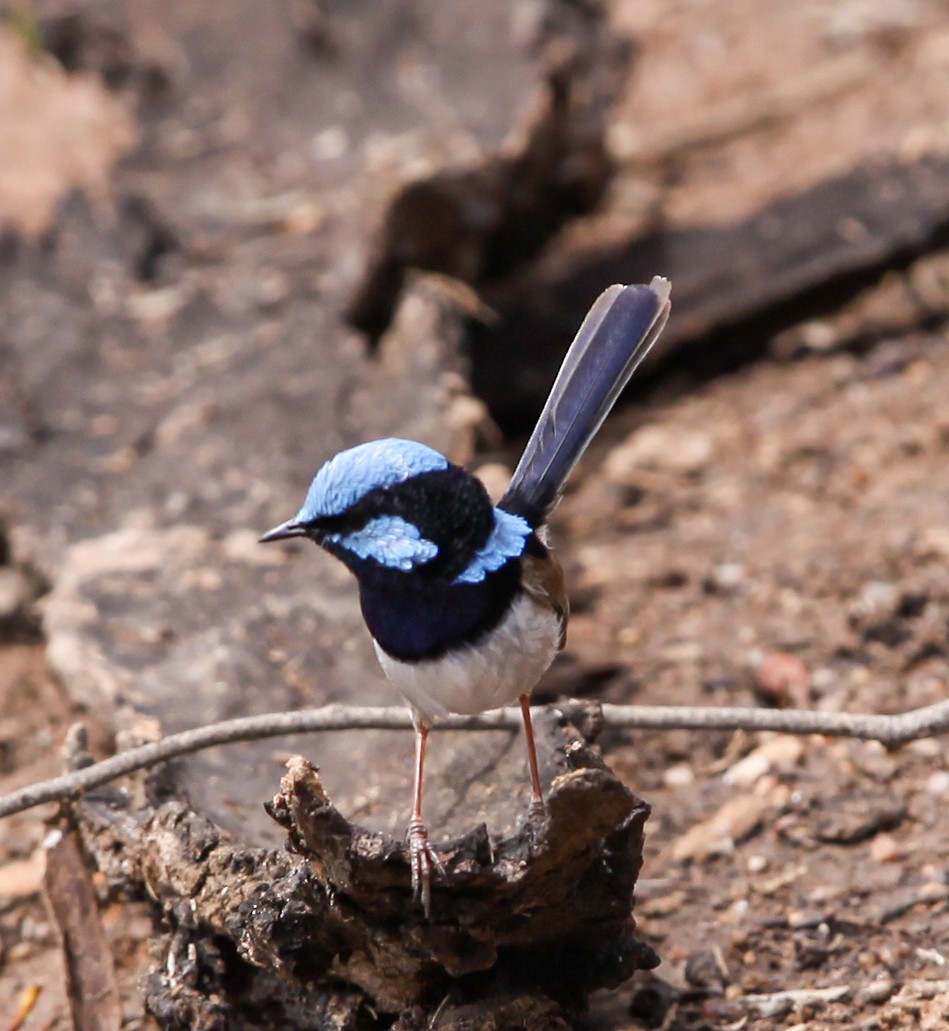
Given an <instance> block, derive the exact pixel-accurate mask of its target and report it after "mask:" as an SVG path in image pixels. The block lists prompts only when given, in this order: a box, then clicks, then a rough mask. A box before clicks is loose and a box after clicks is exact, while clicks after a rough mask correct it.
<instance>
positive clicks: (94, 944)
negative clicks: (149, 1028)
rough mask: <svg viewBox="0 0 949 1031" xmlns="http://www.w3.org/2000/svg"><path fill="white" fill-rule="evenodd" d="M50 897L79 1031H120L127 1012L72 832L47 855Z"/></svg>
mask: <svg viewBox="0 0 949 1031" xmlns="http://www.w3.org/2000/svg"><path fill="white" fill-rule="evenodd" d="M46 897H47V899H48V901H49V907H50V911H51V912H52V914H53V918H54V919H55V921H56V924H57V926H58V927H59V931H60V934H61V935H62V940H63V954H64V957H65V963H66V980H67V993H68V996H69V1009H70V1015H71V1017H72V1022H73V1026H74V1027H75V1028H76V1031H117V1029H118V1028H119V1027H120V1026H121V1024H122V1006H121V1002H120V999H119V990H118V985H117V983H116V980H115V967H114V965H113V962H112V952H111V950H110V948H109V942H108V939H107V938H106V935H105V931H104V930H103V927H102V922H101V920H100V919H99V908H98V903H97V902H96V895H95V891H94V890H93V887H92V881H91V880H90V877H89V871H88V870H87V869H86V861H85V858H84V856H83V851H82V845H81V843H80V839H79V834H78V833H77V832H76V831H75V830H74V829H73V828H72V827H67V828H66V829H65V830H63V831H61V832H60V835H59V837H58V840H56V841H55V843H54V844H52V845H51V846H50V847H49V849H48V850H47V853H46Z"/></svg>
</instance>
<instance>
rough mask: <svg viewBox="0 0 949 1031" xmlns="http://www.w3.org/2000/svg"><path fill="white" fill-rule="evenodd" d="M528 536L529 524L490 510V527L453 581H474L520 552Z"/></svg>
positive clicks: (467, 582)
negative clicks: (492, 512)
mask: <svg viewBox="0 0 949 1031" xmlns="http://www.w3.org/2000/svg"><path fill="white" fill-rule="evenodd" d="M530 535H531V528H530V524H529V523H528V522H527V520H526V519H523V518H521V516H519V515H512V514H511V513H510V512H505V511H503V510H502V509H500V508H496V509H495V510H494V529H493V530H492V531H491V536H490V537H489V538H488V539H487V541H485V543H484V546H483V547H482V548H481V549H480V550H479V551H478V553H477V554H476V555H475V557H474V558H473V559H472V560H471V562H469V563H468V567H467V568H466V569H465V571H464V572H463V573H461V574H460V575H459V576H457V577H456V578H455V583H462V584H478V583H481V581H482V580H483V579H484V578H485V577H486V576H487V575H488V573H493V572H494V571H495V570H496V569H500V568H501V566H503V565H504V563H505V562H507V561H508V560H509V559H512V558H517V557H518V556H519V555H522V554H523V553H524V545H525V543H526V542H527V538H528V537H530Z"/></svg>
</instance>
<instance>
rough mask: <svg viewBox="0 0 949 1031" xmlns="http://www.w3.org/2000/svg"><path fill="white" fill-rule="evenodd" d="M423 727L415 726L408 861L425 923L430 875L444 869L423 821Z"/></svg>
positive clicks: (429, 906) (429, 905) (426, 729)
mask: <svg viewBox="0 0 949 1031" xmlns="http://www.w3.org/2000/svg"><path fill="white" fill-rule="evenodd" d="M430 729H431V728H430V727H429V726H428V724H425V723H416V724H415V802H414V805H413V806H412V819H411V820H410V821H409V834H408V836H409V861H410V863H411V866H412V890H413V891H414V893H415V898H416V899H420V900H421V902H422V910H423V911H424V913H425V918H426V920H427V919H428V918H429V917H430V916H431V911H432V871H433V870H437V871H438V872H439V873H442V874H443V873H444V872H445V869H444V867H443V866H442V864H441V861H440V860H439V858H438V856H437V855H435V851H434V849H433V848H432V846H431V845H430V844H429V841H428V828H427V827H426V826H425V822H424V820H423V819H422V789H423V785H424V782H425V749H426V746H427V744H428V732H429V730H430Z"/></svg>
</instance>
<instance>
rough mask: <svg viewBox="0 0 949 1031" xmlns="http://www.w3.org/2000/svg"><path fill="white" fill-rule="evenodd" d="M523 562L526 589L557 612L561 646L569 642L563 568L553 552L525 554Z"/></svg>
mask: <svg viewBox="0 0 949 1031" xmlns="http://www.w3.org/2000/svg"><path fill="white" fill-rule="evenodd" d="M521 561H522V563H523V584H524V590H525V591H527V593H528V594H529V595H530V596H531V597H532V598H533V599H534V600H535V601H537V602H539V603H540V604H541V605H544V606H546V607H547V608H550V609H551V610H553V611H554V612H556V613H557V617H558V618H559V620H560V648H561V649H562V648H563V646H564V645H565V644H566V643H567V618H568V617H569V615H570V602H569V600H568V599H567V588H566V586H565V585H564V579H563V569H562V568H561V565H560V563H559V562H558V561H557V560H556V559H555V558H554V556H553V554H552V553H551V552H549V551H548V552H547V554H546V555H544V556H543V557H540V556H537V555H525V556H524V557H523V559H522V560H521Z"/></svg>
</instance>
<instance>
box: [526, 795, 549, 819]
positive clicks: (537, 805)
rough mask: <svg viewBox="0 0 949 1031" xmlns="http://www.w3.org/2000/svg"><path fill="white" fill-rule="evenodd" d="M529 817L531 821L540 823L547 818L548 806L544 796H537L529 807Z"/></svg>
mask: <svg viewBox="0 0 949 1031" xmlns="http://www.w3.org/2000/svg"><path fill="white" fill-rule="evenodd" d="M527 819H528V820H529V821H530V822H531V823H540V822H541V821H542V820H546V819H547V806H545V805H544V800H543V799H542V798H535V799H533V800H532V801H531V804H530V806H529V807H528V809H527Z"/></svg>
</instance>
